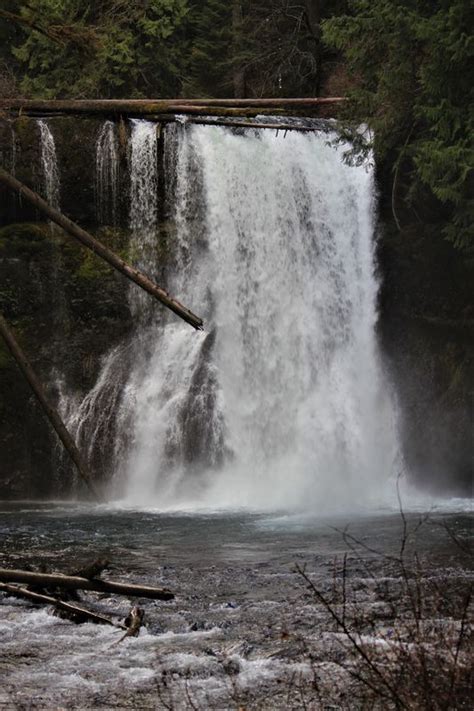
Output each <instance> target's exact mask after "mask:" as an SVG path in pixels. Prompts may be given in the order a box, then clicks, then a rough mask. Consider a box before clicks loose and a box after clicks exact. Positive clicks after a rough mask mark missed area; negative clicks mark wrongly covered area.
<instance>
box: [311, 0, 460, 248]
mask: <svg viewBox="0 0 474 711" xmlns="http://www.w3.org/2000/svg"><path fill="white" fill-rule="evenodd" d="M349 10H350V13H348V14H345V15H343V16H340V17H334V18H331V19H329V20H327V21H326V22H325V23H324V25H323V26H324V37H325V40H326V42H327V43H328V44H330V45H332V46H333V47H336V48H337V49H338V50H340V51H342V52H343V55H344V58H345V61H346V62H347V65H348V68H349V71H350V72H351V74H352V77H353V78H354V82H355V88H354V90H353V91H352V92H351V94H352V96H351V98H352V100H353V101H352V104H351V106H352V108H351V119H352V120H354V119H358V120H365V121H368V122H369V123H370V125H371V127H372V128H373V129H374V135H375V150H376V155H377V157H378V158H379V161H380V162H382V163H383V162H388V163H389V164H390V165H391V166H392V172H393V192H394V194H395V193H397V194H400V193H401V197H402V198H403V199H404V201H405V203H406V204H407V205H412V206H414V205H420V204H423V203H426V202H427V201H429V200H430V199H431V200H433V198H434V199H436V201H437V205H438V207H437V208H436V214H434V213H432V214H431V218H432V219H437V220H440V221H441V222H442V225H443V232H444V234H445V236H447V237H448V238H449V239H450V240H452V241H453V242H454V244H455V245H456V246H458V247H463V248H470V247H472V246H473V236H474V235H473V224H474V201H473V198H472V187H473V172H472V166H473V164H474V149H473V141H472V136H473V128H474V125H473V121H474V117H473V101H472V100H473V86H472V73H471V71H470V69H471V67H472V57H473V51H474V39H473V37H472V35H470V34H469V31H468V28H469V27H472V19H473V11H472V5H471V3H470V2H469V0H433V2H430V3H426V2H424V1H423V0H370V2H369V0H351V2H350V3H349ZM401 173H403V176H404V178H405V181H406V186H405V188H404V189H403V190H402V189H400V183H401V180H400V174H401ZM430 196H431V197H430Z"/></svg>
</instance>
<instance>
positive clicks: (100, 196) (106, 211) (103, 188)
mask: <svg viewBox="0 0 474 711" xmlns="http://www.w3.org/2000/svg"><path fill="white" fill-rule="evenodd" d="M118 179H119V156H118V145H117V136H116V132H115V125H114V123H113V122H112V121H106V122H105V123H104V125H103V126H102V128H101V129H100V132H99V135H98V137H97V142H96V177H95V187H96V208H97V221H98V223H99V224H100V225H107V224H110V225H115V224H116V223H117V197H118Z"/></svg>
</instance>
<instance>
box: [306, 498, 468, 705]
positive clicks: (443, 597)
mask: <svg viewBox="0 0 474 711" xmlns="http://www.w3.org/2000/svg"><path fill="white" fill-rule="evenodd" d="M400 516H401V520H402V536H401V541H400V549H399V551H398V553H397V554H396V555H388V554H386V553H383V552H381V551H378V550H376V549H374V548H371V547H369V546H367V545H366V544H365V543H363V542H361V541H360V540H358V539H357V538H355V537H354V536H352V535H351V534H350V533H349V531H348V530H347V529H346V530H344V531H342V532H341V533H342V536H343V538H344V540H345V542H346V544H347V545H348V546H349V548H350V550H351V559H352V561H355V562H356V563H357V564H358V566H359V567H361V566H362V567H363V568H364V570H365V572H366V573H367V577H368V578H369V579H372V583H373V590H374V592H375V594H376V597H377V599H378V602H379V603H385V605H384V607H383V614H382V619H377V614H374V611H372V614H371V611H370V609H369V611H368V612H367V611H366V610H365V609H364V605H363V604H362V603H361V602H360V601H358V600H357V595H356V594H354V590H353V587H351V581H350V580H349V577H348V572H347V570H348V564H349V562H350V559H349V557H348V556H347V555H346V556H344V558H343V561H342V570H341V571H340V575H339V576H338V578H336V576H335V581H334V582H333V588H332V591H331V592H330V593H327V592H322V590H321V589H320V588H319V587H318V586H317V585H316V584H315V583H314V581H313V580H312V578H311V577H310V575H309V574H308V573H307V572H306V569H305V568H304V567H302V566H297V572H298V574H299V575H300V576H301V578H302V579H303V580H304V581H305V583H306V584H307V586H308V588H309V590H310V592H311V594H312V595H313V597H314V599H315V601H316V602H317V603H318V604H320V605H322V607H323V608H324V610H325V611H326V613H327V615H328V618H329V620H331V621H332V623H333V625H334V629H335V632H336V638H337V639H338V640H339V642H340V644H341V645H342V647H343V648H344V649H345V651H346V654H345V655H343V657H342V658H341V660H340V661H339V662H338V663H339V664H340V666H341V667H342V668H343V669H344V671H345V672H346V673H347V674H348V675H349V678H350V679H351V683H350V689H351V691H350V693H351V698H352V706H350V707H354V708H357V709H365V708H367V709H369V708H370V709H396V710H397V711H398V709H423V710H425V709H426V710H427V711H448V710H449V709H456V710H461V709H468V708H471V702H472V691H473V688H472V681H473V679H472V671H471V666H472V653H473V651H474V644H473V636H472V629H471V625H470V614H471V603H472V592H473V591H472V583H471V582H470V581H469V580H468V579H467V578H466V577H464V576H455V575H450V576H448V575H444V576H441V578H438V577H437V576H435V575H430V574H429V572H428V571H425V570H424V569H423V564H422V562H421V561H420V558H419V556H418V554H417V553H416V552H411V553H409V552H408V543H409V541H410V539H411V538H412V537H413V536H414V533H416V532H417V531H418V530H419V528H420V527H421V526H422V525H424V524H425V523H426V522H427V520H428V519H429V517H426V516H424V517H421V519H420V520H419V521H418V523H417V524H416V525H415V526H414V527H413V528H412V529H409V526H408V522H407V518H406V516H405V514H404V512H403V509H402V507H401V504H400ZM448 533H449V535H450V537H451V538H453V540H455V542H456V543H457V544H458V545H459V547H460V548H462V549H463V552H464V553H466V552H467V551H466V549H465V547H463V544H462V542H461V541H458V540H457V539H456V537H455V535H454V534H453V533H452V532H451V531H449V530H448ZM374 559H375V560H376V562H377V563H378V566H377V567H378V568H379V569H381V570H382V571H384V570H385V571H387V572H388V575H387V577H386V578H385V577H384V578H382V580H381V581H377V579H376V578H375V576H374V575H373V566H371V564H370V560H372V561H374ZM372 608H373V605H372ZM338 693H340V692H339V691H338ZM335 696H336V697H337V694H336V695H335ZM318 702H319V703H318V705H317V706H308V708H319V707H320V704H322V707H324V703H326V704H327V703H331V699H328V698H325V699H324V698H322V697H321V694H319V699H318ZM343 708H345V706H344V707H343Z"/></svg>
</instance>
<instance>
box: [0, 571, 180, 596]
mask: <svg viewBox="0 0 474 711" xmlns="http://www.w3.org/2000/svg"><path fill="white" fill-rule="evenodd" d="M1 582H3V583H23V584H25V585H34V586H36V587H41V588H63V589H65V590H94V591H95V592H102V593H115V594H116V595H126V596H128V597H144V598H148V599H151V600H173V599H174V594H173V593H172V592H171V591H170V590H168V589H166V588H155V587H150V586H148V585H135V584H132V583H117V582H113V581H112V580H103V579H101V578H81V577H79V576H77V575H60V574H58V573H36V572H31V571H29V570H9V569H6V568H0V583H1Z"/></svg>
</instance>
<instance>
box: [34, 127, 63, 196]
mask: <svg viewBox="0 0 474 711" xmlns="http://www.w3.org/2000/svg"><path fill="white" fill-rule="evenodd" d="M38 126H39V130H40V137H41V164H42V166H43V179H44V193H45V197H46V200H47V201H48V202H49V204H50V205H51V207H54V209H55V210H59V209H60V180H59V168H58V160H57V156H56V144H55V143H54V137H53V134H52V133H51V129H50V128H49V126H48V124H47V123H46V121H38Z"/></svg>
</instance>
